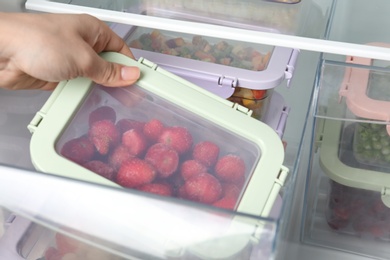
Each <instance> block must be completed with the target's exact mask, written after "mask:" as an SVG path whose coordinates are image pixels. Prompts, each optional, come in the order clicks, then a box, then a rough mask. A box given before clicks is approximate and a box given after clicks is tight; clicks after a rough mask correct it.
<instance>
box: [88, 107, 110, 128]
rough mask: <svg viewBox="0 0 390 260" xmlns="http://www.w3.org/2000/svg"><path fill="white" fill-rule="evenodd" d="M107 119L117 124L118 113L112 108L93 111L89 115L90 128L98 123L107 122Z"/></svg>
mask: <svg viewBox="0 0 390 260" xmlns="http://www.w3.org/2000/svg"><path fill="white" fill-rule="evenodd" d="M105 119H107V120H110V121H112V122H113V123H115V121H116V113H115V110H114V109H113V108H112V107H109V106H101V107H98V108H96V109H95V110H93V111H92V112H91V113H90V114H89V118H88V121H89V126H91V125H92V124H93V123H95V122H96V121H100V120H105Z"/></svg>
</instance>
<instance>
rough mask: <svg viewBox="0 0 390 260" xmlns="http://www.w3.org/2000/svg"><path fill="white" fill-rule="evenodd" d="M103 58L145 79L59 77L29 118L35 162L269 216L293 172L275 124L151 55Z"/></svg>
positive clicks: (56, 170)
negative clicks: (118, 84)
mask: <svg viewBox="0 0 390 260" xmlns="http://www.w3.org/2000/svg"><path fill="white" fill-rule="evenodd" d="M104 57H105V58H107V59H109V60H114V61H117V62H123V63H127V64H131V65H135V66H139V67H140V69H141V72H142V76H141V79H140V80H139V81H138V83H137V84H136V85H134V86H130V87H128V88H105V87H102V86H98V85H95V84H92V82H90V81H88V80H86V79H77V80H74V81H69V82H63V83H61V84H60V85H59V86H58V87H57V88H56V90H55V91H54V92H53V94H52V96H51V97H50V99H49V100H48V101H47V103H46V104H45V105H44V107H43V108H42V109H41V110H40V111H39V112H38V113H37V115H36V116H35V118H34V119H33V120H32V122H31V124H30V125H29V129H30V130H31V131H32V133H33V134H32V139H31V158H32V161H33V164H34V166H35V167H36V169H38V170H40V171H43V172H47V173H53V174H57V175H61V176H66V177H70V178H76V179H81V180H86V181H90V182H96V183H100V184H106V185H110V186H116V187H118V186H122V187H128V188H134V189H137V190H142V191H149V192H152V193H157V194H160V195H168V196H171V197H177V198H181V199H184V200H190V201H193V202H197V203H199V202H200V203H205V204H208V205H214V206H216V207H223V208H228V209H231V210H236V211H239V212H245V213H248V214H254V215H256V216H268V214H269V212H270V210H271V209H272V207H273V204H274V202H275V199H276V197H277V196H278V193H279V190H280V188H281V187H282V185H283V183H284V180H285V178H286V176H287V173H288V170H287V169H286V168H285V167H284V166H283V165H282V163H283V157H284V150H283V145H282V142H281V140H280V138H279V137H278V135H277V134H276V133H275V132H274V130H273V129H271V128H270V127H269V126H267V125H266V124H264V123H262V122H260V121H257V120H253V119H252V118H251V117H250V114H251V111H250V110H248V109H246V108H244V107H241V106H240V105H238V104H234V103H232V102H230V101H227V100H225V99H222V98H220V97H218V96H215V95H213V94H211V93H209V92H208V91H206V90H203V89H202V88H200V87H197V86H195V85H192V84H191V83H189V82H188V81H185V80H183V79H181V78H179V77H177V76H175V75H173V74H172V73H169V72H167V71H165V70H163V69H161V68H159V67H157V66H156V65H155V64H153V63H151V62H149V61H147V60H145V59H140V60H139V62H136V61H134V60H131V59H128V58H124V57H121V56H118V55H114V54H105V56H104ZM64 104H66V106H67V109H66V110H64V109H63V107H64ZM275 138H276V139H275ZM107 140H109V141H107ZM227 140H228V141H227ZM270 147H272V149H271V148H270ZM161 158H163V159H161ZM91 161H92V162H91ZM187 162H189V164H188V165H185V164H187ZM199 162H201V163H200V165H199ZM195 163H196V164H195ZM95 172H97V173H99V174H96V173H95ZM200 175H202V176H200ZM259 187H262V188H259ZM232 194H233V196H230V195H232ZM225 195H226V196H225Z"/></svg>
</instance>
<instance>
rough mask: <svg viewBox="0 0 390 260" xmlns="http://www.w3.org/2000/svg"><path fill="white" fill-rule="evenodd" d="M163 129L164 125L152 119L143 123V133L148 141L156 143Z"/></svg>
mask: <svg viewBox="0 0 390 260" xmlns="http://www.w3.org/2000/svg"><path fill="white" fill-rule="evenodd" d="M164 128H165V126H164V124H163V123H162V122H161V121H160V120H158V119H155V118H154V119H151V120H149V121H148V122H146V123H145V125H144V128H143V133H144V135H145V136H146V137H147V138H148V139H149V140H151V141H153V142H156V141H157V140H158V138H159V137H160V135H161V133H162V132H163V130H164Z"/></svg>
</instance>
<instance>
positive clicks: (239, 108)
mask: <svg viewBox="0 0 390 260" xmlns="http://www.w3.org/2000/svg"><path fill="white" fill-rule="evenodd" d="M232 108H233V109H234V110H237V111H239V112H241V113H243V114H245V115H247V116H252V114H253V110H250V109H249V108H247V107H244V106H241V105H240V104H238V103H233V106H232Z"/></svg>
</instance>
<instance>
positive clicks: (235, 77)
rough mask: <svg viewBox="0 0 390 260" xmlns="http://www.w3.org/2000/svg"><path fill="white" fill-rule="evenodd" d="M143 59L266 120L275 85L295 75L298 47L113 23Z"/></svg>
mask: <svg viewBox="0 0 390 260" xmlns="http://www.w3.org/2000/svg"><path fill="white" fill-rule="evenodd" d="M112 28H113V29H114V31H116V32H117V34H118V35H120V36H121V37H123V38H124V39H126V41H127V43H128V45H129V46H130V47H131V49H132V52H133V54H134V56H135V57H136V58H139V57H144V58H146V59H148V60H151V61H153V62H155V63H156V64H158V65H159V66H161V67H163V68H165V69H166V70H168V71H170V72H173V73H175V74H177V75H179V76H181V77H183V78H185V79H187V80H189V81H190V82H192V83H195V84H196V85H198V86H201V87H203V88H204V89H206V90H208V91H210V92H213V93H215V94H217V95H219V96H221V97H224V98H228V99H229V100H231V101H232V102H235V103H238V104H240V105H242V106H245V107H247V108H249V109H251V110H252V111H253V117H255V118H257V119H260V120H263V118H264V114H265V113H266V111H267V110H268V108H269V104H270V99H271V96H272V93H273V89H274V88H275V87H276V86H278V85H280V84H281V83H282V82H283V81H284V80H285V79H286V80H287V82H289V81H290V79H291V78H292V76H293V73H294V66H295V62H296V59H297V57H298V51H297V50H293V49H290V48H281V47H273V46H266V45H260V44H249V43H242V42H237V41H229V40H223V39H217V38H213V37H205V36H200V35H191V34H180V33H177V32H168V31H161V30H156V29H147V28H140V27H129V26H127V25H121V24H115V25H113V26H112Z"/></svg>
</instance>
